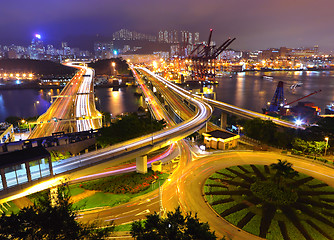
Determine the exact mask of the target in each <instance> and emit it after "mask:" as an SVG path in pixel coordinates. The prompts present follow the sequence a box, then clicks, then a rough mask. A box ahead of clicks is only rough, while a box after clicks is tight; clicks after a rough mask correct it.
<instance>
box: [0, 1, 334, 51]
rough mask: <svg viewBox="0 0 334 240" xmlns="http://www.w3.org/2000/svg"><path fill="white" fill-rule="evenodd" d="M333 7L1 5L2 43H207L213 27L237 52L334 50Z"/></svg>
mask: <svg viewBox="0 0 334 240" xmlns="http://www.w3.org/2000/svg"><path fill="white" fill-rule="evenodd" d="M333 7H334V1H332V0H318V1H313V0H312V1H311V0H205V1H204V0H168V1H166V0H29V1H27V0H11V1H9V0H1V3H0V42H6V41H15V40H19V41H21V42H29V41H30V39H31V36H32V35H33V34H34V33H35V32H40V33H41V34H42V35H44V36H45V37H46V39H49V40H50V41H60V40H64V39H65V40H66V38H67V37H68V36H76V35H96V34H100V35H106V36H110V35H111V34H112V32H114V31H117V30H119V29H120V28H128V29H130V30H136V31H139V32H145V33H151V34H156V33H157V32H158V31H159V30H160V29H170V30H171V29H178V30H181V29H185V30H189V31H199V32H200V33H201V38H202V39H206V36H207V34H208V29H209V28H211V27H212V28H214V31H215V33H214V34H215V35H214V39H215V40H216V41H217V42H222V41H223V40H224V39H225V38H226V37H228V36H232V37H234V36H235V37H237V41H235V42H234V43H233V47H235V48H240V49H263V48H268V47H279V46H283V45H285V46H288V47H298V46H312V45H315V44H319V45H320V48H322V49H327V50H333V43H334V31H333V30H332V28H333V23H334V14H332V9H333ZM7 43H8V42H7Z"/></svg>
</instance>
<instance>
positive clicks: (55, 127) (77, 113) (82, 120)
mask: <svg viewBox="0 0 334 240" xmlns="http://www.w3.org/2000/svg"><path fill="white" fill-rule="evenodd" d="M68 65H69V66H72V67H75V68H78V69H79V71H78V72H77V73H76V74H75V76H74V77H73V78H72V79H71V80H70V82H68V83H67V85H66V86H65V88H64V89H63V90H62V91H61V93H60V95H59V96H57V98H56V100H55V101H54V102H53V103H52V105H51V106H50V107H49V109H48V110H47V111H46V112H45V113H44V114H42V115H41V116H40V117H39V118H38V120H37V121H36V124H37V125H36V127H35V128H34V129H33V131H32V132H31V133H30V135H29V138H30V139H32V138H39V137H45V136H51V135H52V133H54V132H61V131H64V132H79V131H85V130H90V129H97V128H100V127H101V126H102V124H101V116H102V115H101V114H100V113H99V112H98V111H97V110H96V108H95V100H94V89H93V77H94V71H93V69H91V68H88V67H86V66H81V65H71V64H68Z"/></svg>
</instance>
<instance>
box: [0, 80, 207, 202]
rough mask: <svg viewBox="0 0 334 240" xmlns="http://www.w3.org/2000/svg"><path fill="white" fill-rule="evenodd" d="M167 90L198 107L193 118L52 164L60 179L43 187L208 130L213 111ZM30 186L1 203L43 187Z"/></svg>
mask: <svg viewBox="0 0 334 240" xmlns="http://www.w3.org/2000/svg"><path fill="white" fill-rule="evenodd" d="M135 76H136V78H137V79H138V82H140V81H141V80H140V77H139V75H138V74H135ZM166 86H167V87H168V88H170V89H171V91H172V92H174V93H175V94H178V95H181V96H183V97H185V98H189V101H190V102H191V103H192V104H193V105H194V106H196V111H195V113H194V114H193V116H192V117H191V118H189V119H187V120H185V121H183V122H182V123H180V124H176V125H171V124H170V125H169V126H168V127H167V128H165V129H163V130H161V131H158V132H155V133H153V134H148V135H145V136H142V137H138V138H135V139H131V140H129V141H125V142H122V143H119V144H116V145H112V146H110V147H107V148H103V149H99V150H97V151H93V152H90V153H86V154H83V155H80V156H76V157H72V158H68V159H65V160H62V161H61V162H53V163H52V165H53V172H54V175H56V176H57V178H53V179H52V180H50V181H49V182H48V183H45V184H44V185H40V186H42V188H44V189H46V188H49V187H50V185H51V186H52V185H55V184H59V183H60V182H61V181H64V179H65V178H71V179H72V180H73V179H75V178H78V177H82V176H85V175H87V174H88V172H87V171H85V170H83V171H80V170H81V169H82V168H83V167H88V166H92V165H96V164H97V163H101V162H108V161H111V160H112V161H114V160H117V159H119V158H124V157H128V159H133V158H134V157H136V156H141V155H145V154H147V153H148V152H149V151H152V150H155V149H158V148H161V147H164V146H167V145H170V144H171V143H173V142H176V141H178V140H180V139H183V138H184V137H186V136H188V135H190V134H192V133H193V132H195V131H197V130H199V129H201V128H202V127H203V126H205V124H206V123H207V122H208V121H209V119H210V117H211V114H212V108H211V107H210V106H209V105H208V104H206V103H204V102H202V101H201V100H198V99H194V98H190V97H189V96H188V95H187V94H185V93H183V92H182V91H179V90H178V89H177V88H176V87H175V85H174V84H172V83H167V84H166ZM142 89H143V92H144V93H145V95H146V96H147V97H148V100H149V101H150V103H151V107H153V108H154V112H155V113H156V116H159V119H162V118H164V119H166V115H165V114H164V113H163V109H162V107H161V106H160V104H158V103H157V102H156V99H155V98H154V97H153V96H152V93H151V92H150V90H149V89H147V88H145V85H142ZM69 173H70V174H69ZM11 181H16V179H15V176H14V177H13V179H11ZM28 186H29V187H24V186H20V190H19V191H18V192H16V194H14V195H13V193H12V192H10V189H7V190H6V191H5V194H4V196H0V197H3V198H2V199H1V200H0V203H1V202H5V201H8V200H12V199H14V198H18V197H22V196H23V195H22V194H31V193H32V191H40V190H42V189H41V187H37V188H31V183H29V185H28ZM32 189H35V190H32ZM0 195H1V192H0Z"/></svg>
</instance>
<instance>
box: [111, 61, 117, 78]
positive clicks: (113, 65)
mask: <svg viewBox="0 0 334 240" xmlns="http://www.w3.org/2000/svg"><path fill="white" fill-rule="evenodd" d="M111 66H112V69H113V71H112V74H113V75H115V67H116V63H115V62H112V63H111Z"/></svg>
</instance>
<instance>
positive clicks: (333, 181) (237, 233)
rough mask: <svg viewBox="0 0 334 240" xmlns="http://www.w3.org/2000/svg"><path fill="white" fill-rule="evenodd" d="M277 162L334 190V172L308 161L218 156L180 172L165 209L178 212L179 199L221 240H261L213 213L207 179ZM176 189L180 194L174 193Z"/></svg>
mask: <svg viewBox="0 0 334 240" xmlns="http://www.w3.org/2000/svg"><path fill="white" fill-rule="evenodd" d="M184 150H185V149H183V151H184ZM183 153H184V152H183ZM277 159H282V160H287V161H288V162H291V163H292V164H293V168H294V169H296V170H297V171H299V172H302V173H305V174H308V175H310V176H312V177H314V178H317V179H319V180H322V181H324V182H326V183H327V184H328V185H330V186H332V187H334V169H332V168H329V167H325V166H323V165H320V164H317V163H312V162H310V161H307V160H303V159H298V158H294V157H290V156H286V155H281V154H277V153H269V152H226V153H215V154H212V155H210V156H208V157H203V158H200V159H198V160H193V161H192V162H191V163H189V164H188V165H187V166H186V168H184V169H183V170H182V171H180V172H181V174H178V175H177V176H173V177H172V181H171V182H170V183H167V184H166V185H165V186H164V189H165V191H166V192H165V191H164V195H163V203H164V207H165V208H166V210H169V211H170V210H174V208H175V200H177V203H178V204H180V206H181V208H182V209H183V210H184V211H192V212H196V213H197V214H198V217H199V218H200V220H201V221H203V222H208V223H209V225H210V227H211V229H212V230H214V231H215V232H216V234H217V236H218V237H223V236H224V235H225V236H227V237H229V238H231V239H261V238H259V237H257V236H254V235H252V234H249V233H247V232H245V231H242V230H239V229H238V228H236V227H235V226H233V225H231V224H230V223H228V222H227V221H225V220H223V219H222V218H220V217H219V216H218V215H217V214H216V213H215V212H214V211H213V210H211V208H210V207H209V206H208V205H207V203H206V202H205V200H204V196H203V187H204V183H205V181H206V179H207V178H208V177H209V176H210V175H211V174H212V173H214V172H216V171H218V170H220V169H223V168H226V167H229V166H233V165H243V164H271V163H275V162H277ZM175 177H176V178H175ZM175 188H176V191H175V190H174V192H173V189H175ZM168 189H170V190H169V191H168ZM173 198H174V201H173Z"/></svg>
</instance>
